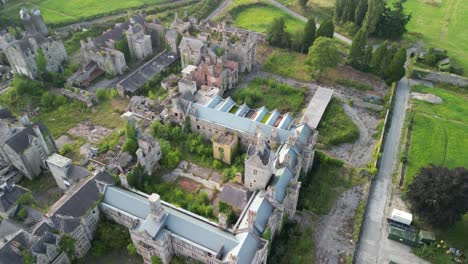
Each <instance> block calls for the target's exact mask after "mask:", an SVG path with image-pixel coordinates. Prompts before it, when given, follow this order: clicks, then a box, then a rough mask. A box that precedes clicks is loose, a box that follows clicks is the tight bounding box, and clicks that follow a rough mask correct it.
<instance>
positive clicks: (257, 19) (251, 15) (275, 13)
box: [218, 0, 305, 33]
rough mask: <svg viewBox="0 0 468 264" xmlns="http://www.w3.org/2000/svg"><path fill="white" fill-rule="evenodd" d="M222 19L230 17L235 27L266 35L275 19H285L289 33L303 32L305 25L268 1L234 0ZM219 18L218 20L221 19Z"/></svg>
mask: <svg viewBox="0 0 468 264" xmlns="http://www.w3.org/2000/svg"><path fill="white" fill-rule="evenodd" d="M221 17H230V19H232V22H233V23H234V25H235V26H237V27H240V28H244V29H248V30H253V31H257V32H260V33H265V32H266V30H267V28H268V26H269V25H270V24H271V22H272V21H273V19H274V18H278V17H283V18H284V20H285V24H286V30H287V31H288V32H291V33H292V32H295V31H296V30H302V28H303V27H304V25H305V23H304V22H303V21H301V20H299V19H297V18H295V17H293V16H291V15H289V14H288V13H286V12H284V11H282V10H281V9H279V8H277V7H275V6H273V5H271V4H268V3H267V2H266V1H254V0H234V1H233V2H232V4H231V5H230V6H229V7H228V9H227V11H226V12H225V13H224V14H221V15H220V18H221ZM220 18H218V19H220Z"/></svg>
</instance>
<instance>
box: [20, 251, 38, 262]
mask: <svg viewBox="0 0 468 264" xmlns="http://www.w3.org/2000/svg"><path fill="white" fill-rule="evenodd" d="M21 255H22V256H23V263H24V264H34V263H36V258H35V257H34V256H33V255H32V254H31V253H30V252H29V251H28V250H27V249H23V250H21Z"/></svg>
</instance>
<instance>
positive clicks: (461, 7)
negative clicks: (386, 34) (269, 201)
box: [404, 0, 468, 76]
mask: <svg viewBox="0 0 468 264" xmlns="http://www.w3.org/2000/svg"><path fill="white" fill-rule="evenodd" d="M404 7H405V10H406V12H408V13H411V14H412V17H411V20H410V22H409V24H408V27H407V28H408V34H406V36H405V38H406V39H407V40H409V41H411V42H416V41H423V42H424V43H426V44H427V45H429V46H432V47H439V48H444V49H447V50H448V51H449V56H450V57H452V58H455V59H456V60H457V61H458V62H460V63H461V64H462V65H463V67H464V68H465V74H464V75H466V76H468V31H467V30H466V29H467V24H466V21H467V19H468V5H467V3H466V0H409V1H407V2H406V3H405V4H404Z"/></svg>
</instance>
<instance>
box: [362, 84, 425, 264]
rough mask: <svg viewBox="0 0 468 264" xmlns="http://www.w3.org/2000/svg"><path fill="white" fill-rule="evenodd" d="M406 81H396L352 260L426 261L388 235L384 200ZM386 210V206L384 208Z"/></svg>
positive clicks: (402, 114) (386, 199)
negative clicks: (393, 98)
mask: <svg viewBox="0 0 468 264" xmlns="http://www.w3.org/2000/svg"><path fill="white" fill-rule="evenodd" d="M408 84H409V81H408V79H407V78H403V79H402V80H401V81H400V82H398V86H397V89H396V92H395V107H394V109H393V114H392V120H391V126H390V128H389V131H388V134H387V139H386V141H385V148H384V152H383V155H382V161H381V165H380V170H379V173H378V175H377V178H376V179H375V183H374V188H373V190H372V192H371V193H370V194H369V200H368V210H367V212H366V215H365V219H366V220H365V222H364V224H363V226H362V228H363V230H362V231H363V232H362V234H361V238H360V241H361V242H360V245H359V247H358V249H357V250H356V254H355V258H354V260H355V263H359V264H371V263H372V264H376V263H378V264H380V263H389V261H394V262H396V263H399V264H405V263H408V264H410V263H411V264H414V263H427V262H425V261H423V260H421V259H419V258H418V257H416V256H415V255H414V254H412V253H411V252H410V248H409V247H408V246H405V245H403V244H400V243H398V242H395V241H392V240H389V239H387V232H388V231H387V223H386V216H387V214H388V212H386V209H387V203H388V202H389V198H390V199H391V192H392V187H393V186H392V173H393V168H394V164H395V160H396V155H397V153H398V146H399V141H400V137H401V131H402V128H403V122H404V118H405V110H406V107H407V104H408V98H409V91H410V88H409V85H408ZM387 211H388V210H387Z"/></svg>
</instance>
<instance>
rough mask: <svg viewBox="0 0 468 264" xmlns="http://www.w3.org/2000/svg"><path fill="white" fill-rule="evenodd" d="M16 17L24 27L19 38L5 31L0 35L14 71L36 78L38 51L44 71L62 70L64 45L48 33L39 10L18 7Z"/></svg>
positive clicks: (65, 57) (64, 54)
mask: <svg viewBox="0 0 468 264" xmlns="http://www.w3.org/2000/svg"><path fill="white" fill-rule="evenodd" d="M20 18H21V21H22V22H23V26H24V29H25V33H24V36H23V37H22V38H21V39H15V38H14V37H12V36H11V35H10V34H8V33H6V34H3V35H1V36H0V38H1V40H0V43H4V45H2V49H3V52H4V53H5V55H6V58H7V60H8V63H9V64H10V66H11V69H12V71H13V72H14V74H18V75H24V76H27V77H29V78H31V79H35V78H37V76H38V74H39V71H40V69H39V68H38V65H37V56H38V54H39V52H40V51H41V52H42V53H43V54H44V59H45V61H46V69H45V70H46V71H48V72H62V71H63V66H62V65H63V63H64V62H65V61H66V59H67V53H66V51H65V47H64V46H63V43H62V42H61V41H60V40H57V39H55V38H53V37H49V36H48V31H47V27H46V25H45V23H44V19H43V18H42V15H41V13H40V11H39V10H37V9H33V10H27V9H24V8H23V9H21V11H20Z"/></svg>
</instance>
